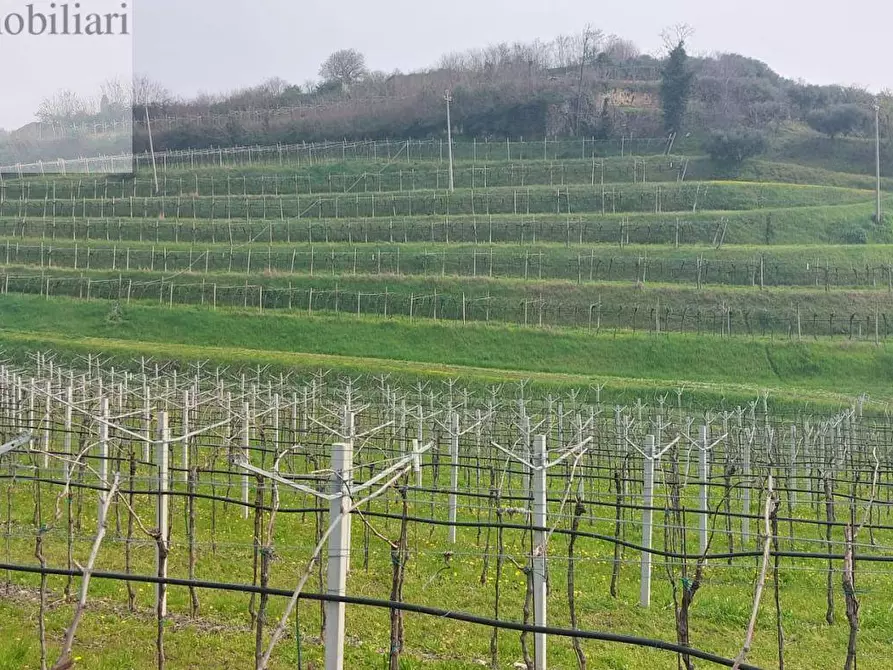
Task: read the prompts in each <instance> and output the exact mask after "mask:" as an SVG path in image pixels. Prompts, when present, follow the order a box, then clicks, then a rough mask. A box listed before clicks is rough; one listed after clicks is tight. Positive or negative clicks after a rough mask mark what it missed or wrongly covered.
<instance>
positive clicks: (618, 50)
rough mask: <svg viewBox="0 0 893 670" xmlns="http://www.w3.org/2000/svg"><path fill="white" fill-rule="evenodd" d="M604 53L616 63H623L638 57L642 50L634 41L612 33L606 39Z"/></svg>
mask: <svg viewBox="0 0 893 670" xmlns="http://www.w3.org/2000/svg"><path fill="white" fill-rule="evenodd" d="M602 53H604V54H605V56H606V57H607V58H608V59H609V60H610V61H612V62H614V63H623V62H625V61H628V60H632V59H634V58H638V56H639V55H640V54H641V53H642V52H641V51H640V50H639V47H637V46H636V44H635V43H634V42H632V41H630V40H627V39H623V38H622V37H618V36H617V35H611V36H610V37H608V38H607V40H606V41H605V46H604V49H602Z"/></svg>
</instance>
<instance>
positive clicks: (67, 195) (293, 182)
mask: <svg viewBox="0 0 893 670" xmlns="http://www.w3.org/2000/svg"><path fill="white" fill-rule="evenodd" d="M689 162H690V161H689V159H686V158H683V157H679V156H670V157H666V156H647V157H641V158H640V157H638V156H630V157H628V158H619V157H617V158H609V159H596V158H592V159H591V160H576V161H555V160H549V161H526V162H525V161H518V162H514V163H507V164H500V163H497V164H493V165H487V164H482V165H467V164H461V163H460V164H459V165H458V166H456V168H455V169H454V170H453V180H454V185H455V188H460V189H461V188H497V187H509V186H514V187H526V186H537V185H540V186H565V185H572V184H588V185H590V186H595V185H596V184H599V185H601V184H606V183H607V184H612V183H618V182H622V183H630V182H631V183H647V182H649V181H652V182H674V181H682V180H683V179H684V177H685V175H686V173H687V172H688V166H689ZM228 172H230V174H224V173H222V171H221V170H220V169H219V167H212V168H210V169H207V170H201V169H198V170H197V171H196V172H194V173H192V175H188V176H185V177H184V176H182V175H177V174H169V173H168V172H163V173H162V174H161V175H160V178H159V180H158V184H157V189H156V184H155V180H154V179H153V178H151V176H140V177H133V178H123V177H120V176H115V177H109V176H106V177H104V178H102V179H99V178H97V177H94V178H92V179H89V178H87V179H84V178H79V179H75V178H73V177H68V178H64V179H62V178H55V179H53V180H49V179H43V180H40V179H36V178H32V179H24V180H17V181H10V180H7V181H5V182H0V200H35V199H36V200H68V199H75V200H80V199H81V198H93V199H96V198H100V197H102V198H129V197H135V198H139V197H153V196H161V195H164V196H166V197H176V196H189V197H192V196H208V195H210V196H213V195H244V196H248V195H261V196H262V195H302V194H310V195H312V194H314V193H317V194H318V193H368V192H376V193H382V192H404V191H415V190H440V189H444V188H447V187H448V185H449V183H450V182H449V169H448V168H447V167H445V166H443V165H440V166H437V165H435V166H421V167H411V168H409V169H403V167H402V165H399V166H396V167H394V168H389V167H387V166H384V167H383V168H382V169H381V170H378V171H374V172H373V171H365V170H364V171H362V172H356V171H343V170H341V169H332V170H326V171H307V172H305V173H303V174H296V173H295V174H275V173H274V174H257V173H256V172H255V171H251V172H250V173H249V174H239V173H238V172H236V173H235V174H232V172H233V171H231V170H230V171H228Z"/></svg>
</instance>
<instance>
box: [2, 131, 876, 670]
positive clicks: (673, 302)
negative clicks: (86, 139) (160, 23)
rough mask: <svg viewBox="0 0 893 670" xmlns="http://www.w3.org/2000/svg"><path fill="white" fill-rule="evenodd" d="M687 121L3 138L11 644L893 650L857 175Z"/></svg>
mask: <svg viewBox="0 0 893 670" xmlns="http://www.w3.org/2000/svg"><path fill="white" fill-rule="evenodd" d="M684 149H685V147H684V146H679V145H677V146H676V147H671V146H669V145H668V143H667V141H666V140H664V139H659V138H658V139H647V138H646V139H635V140H634V139H629V138H623V139H621V140H612V141H599V140H594V139H576V140H572V141H571V140H563V141H553V140H547V141H516V140H508V141H491V142H486V141H473V142H463V143H459V144H456V145H455V146H454V147H453V156H454V158H455V164H454V165H453V166H452V169H451V168H450V164H449V160H448V154H449V147H445V146H444V142H441V141H417V140H412V141H405V142H397V141H379V142H371V141H370V142H357V143H348V142H331V143H326V144H317V145H306V144H304V145H289V146H286V145H278V146H272V147H250V148H248V147H245V148H236V149H221V150H202V151H183V152H171V153H163V154H159V155H158V156H157V157H156V160H155V161H154V162H153V161H152V160H151V157H150V156H145V155H139V156H135V157H133V159H132V162H133V163H134V164H135V166H136V168H137V169H136V172H135V173H134V174H133V175H129V174H98V173H97V172H96V171H98V170H102V169H105V167H104V166H106V165H107V163H108V161H109V160H111V159H103V160H97V161H96V162H95V164H93V163H91V162H90V160H89V159H84V165H83V166H81V167H82V168H83V169H84V170H85V171H84V172H79V173H75V172H74V170H73V168H72V169H71V170H69V171H68V172H69V173H68V174H50V172H51V171H54V170H59V169H60V168H61V169H63V170H64V169H65V166H64V165H53V164H49V163H47V164H41V165H37V166H21V165H19V166H11V167H5V168H0V264H2V268H0V445H2V446H0V481H2V484H0V523H2V526H3V541H4V545H3V547H0V553H2V559H0V562H2V565H0V571H3V572H4V575H3V583H2V584H0V625H2V626H3V628H4V630H6V629H8V628H9V629H11V627H15V630H16V635H15V636H13V637H8V638H7V637H4V639H2V640H0V669H2V668H7V667H9V668H25V667H28V668H35V669H36V668H41V669H45V668H54V670H63V668H69V667H84V668H97V669H103V670H104V669H106V668H138V669H142V668H157V669H158V670H164V668H168V669H169V670H175V669H176V668H187V667H188V668H202V669H203V668H206V667H207V668H211V667H213V668H234V669H235V668H239V669H241V668H252V667H253V668H255V669H256V670H261V669H267V668H269V669H271V670H273V669H277V668H300V669H306V670H310V669H311V668H322V667H325V668H326V669H327V670H336V669H337V668H342V667H345V668H360V669H364V668H370V669H371V668H381V667H387V668H391V669H393V670H400V669H401V668H416V667H423V666H424V667H431V668H443V669H444V670H447V669H458V668H472V667H490V668H494V669H496V668H512V667H523V668H530V669H531V670H546V668H547V667H552V668H574V667H576V668H581V669H582V670H585V668H639V667H654V668H686V670H688V669H690V668H694V667H698V668H701V667H723V666H725V667H736V668H770V667H779V668H782V667H787V668H789V669H797V668H803V669H806V668H815V667H839V668H847V669H848V670H849V669H855V668H856V667H857V665H856V663H857V661H858V663H859V664H861V666H862V667H883V664H884V663H887V660H886V659H887V658H888V657H889V655H890V652H891V649H890V643H889V630H890V627H891V625H893V621H891V619H890V612H891V606H893V604H891V599H890V591H889V588H888V587H887V584H886V581H885V578H884V576H885V575H886V574H888V573H889V571H888V568H887V563H888V562H889V560H890V558H889V557H890V555H891V552H893V538H891V536H890V530H891V526H890V525H889V522H890V519H889V513H890V509H891V504H893V503H891V497H890V494H891V491H893V488H891V487H893V481H891V479H890V473H891V472H893V469H891V466H893V463H891V461H890V454H891V445H893V438H891V431H893V424H891V420H890V416H889V407H888V403H889V401H890V399H891V394H890V392H889V382H890V376H891V369H893V368H891V366H893V361H891V358H890V356H889V354H888V352H887V349H886V347H887V343H888V342H889V340H890V339H891V337H893V260H891V259H893V247H891V244H893V235H891V233H890V230H889V229H888V228H887V227H886V226H885V225H878V224H876V223H874V222H873V221H872V215H873V213H874V206H875V193H874V191H873V188H874V182H873V180H872V179H871V178H866V177H864V176H862V175H857V174H850V173H843V172H832V171H828V170H822V169H817V168H810V167H803V166H799V165H793V164H785V163H780V162H779V163H773V162H769V161H753V162H749V163H746V164H745V165H744V166H742V167H741V168H740V170H738V171H737V172H736V173H735V174H730V173H729V172H728V170H726V169H721V168H720V167H718V166H716V165H714V164H713V163H711V162H710V161H709V160H708V159H707V158H705V157H702V156H689V155H685V152H684ZM116 160H117V159H116ZM128 160H129V159H128ZM69 167H71V166H69ZM42 171H43V172H45V173H44V174H41V172H42ZM29 172H30V173H36V174H33V176H31V177H26V176H24V175H25V173H29ZM451 182H452V184H453V186H454V188H452V189H451V188H450V184H451ZM884 183H885V185H888V184H886V182H884ZM883 204H884V205H885V206H886V207H887V208H889V207H890V206H893V201H889V202H888V201H887V200H884V202H883ZM23 622H25V623H23ZM196 649H201V656H202V658H196V655H195V654H196Z"/></svg>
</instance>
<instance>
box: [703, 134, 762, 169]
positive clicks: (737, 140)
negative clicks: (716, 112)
mask: <svg viewBox="0 0 893 670" xmlns="http://www.w3.org/2000/svg"><path fill="white" fill-rule="evenodd" d="M766 147H767V141H766V136H765V135H763V133H761V132H759V131H756V130H748V129H746V128H738V129H735V130H724V131H715V132H713V133H711V134H710V135H709V137H708V138H707V140H706V142H705V143H704V151H706V152H707V155H709V156H710V158H711V159H712V160H714V161H716V162H717V163H722V164H724V165H740V164H741V163H743V162H744V161H745V160H747V159H748V158H752V157H754V156H759V155H760V154H761V153H763V152H765V151H766Z"/></svg>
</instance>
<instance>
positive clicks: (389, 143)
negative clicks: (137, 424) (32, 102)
mask: <svg viewBox="0 0 893 670" xmlns="http://www.w3.org/2000/svg"><path fill="white" fill-rule="evenodd" d="M669 146H670V144H669V142H668V141H667V139H666V138H630V137H621V138H619V139H608V140H598V139H595V138H573V139H548V138H546V139H543V140H523V139H511V138H506V139H505V140H496V141H490V140H478V139H477V138H473V139H472V140H471V141H470V142H454V144H453V158H454V160H457V161H462V160H470V161H494V160H499V161H502V160H505V161H509V162H511V161H512V160H516V161H521V160H562V159H569V158H582V159H586V158H592V157H593V156H616V155H619V156H630V155H653V154H659V153H664V152H666V151H667V149H668V148H669ZM448 149H449V147H448V146H446V147H445V142H444V141H443V140H442V139H420V140H414V139H407V140H390V139H385V140H365V141H360V142H348V141H346V140H345V141H336V142H321V143H309V144H308V143H302V144H276V145H265V146H239V147H220V148H212V149H188V150H177V151H165V152H158V153H156V154H155V157H154V161H153V157H152V154H150V153H149V152H146V153H139V154H133V155H129V154H122V155H115V156H98V157H86V158H82V159H79V160H78V161H66V160H62V159H58V160H56V161H44V162H39V163H29V164H23V163H19V164H15V165H7V166H0V174H4V175H6V176H7V178H8V177H9V176H12V177H15V178H21V177H22V176H24V175H26V174H46V173H56V172H61V173H63V174H65V173H66V172H83V173H87V174H90V173H105V172H111V171H120V172H131V171H140V170H152V169H157V170H160V171H161V172H168V171H176V170H184V169H189V170H195V169H196V168H200V167H246V166H254V165H257V166H263V165H279V166H284V165H316V164H320V163H327V162H334V161H358V160H359V161H380V160H386V161H405V162H407V163H411V162H413V161H432V160H437V161H442V160H443V158H444V156H446V155H447V154H448V153H449V152H448ZM110 162H111V164H112V165H114V166H116V167H115V169H113V170H110V169H108V167H109V164H110ZM125 165H126V169H120V170H118V166H120V167H121V168H124V166H125ZM73 166H76V168H77V169H74V167H73Z"/></svg>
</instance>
